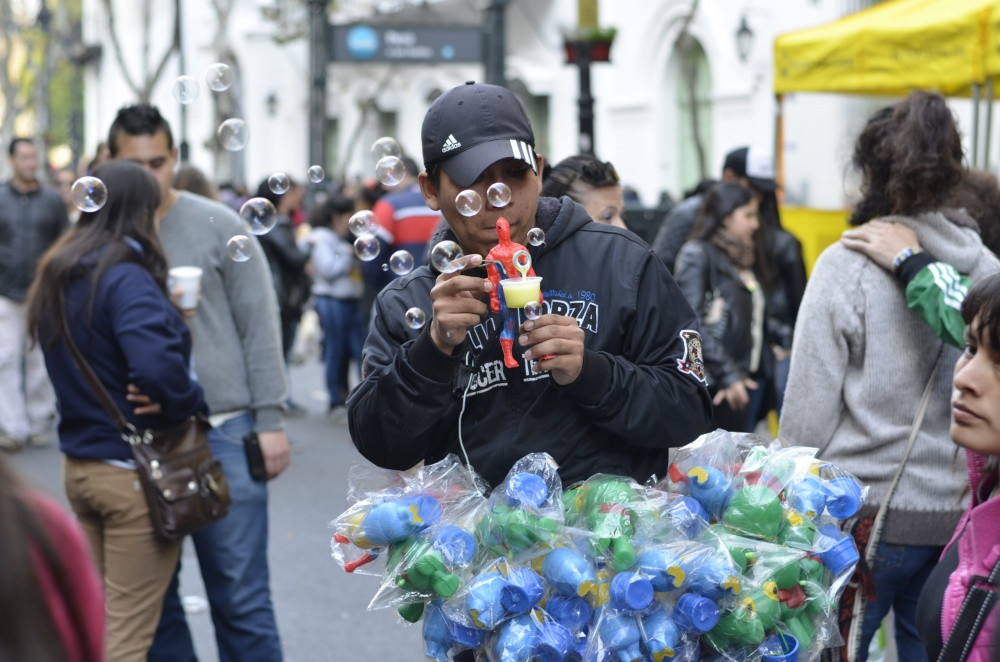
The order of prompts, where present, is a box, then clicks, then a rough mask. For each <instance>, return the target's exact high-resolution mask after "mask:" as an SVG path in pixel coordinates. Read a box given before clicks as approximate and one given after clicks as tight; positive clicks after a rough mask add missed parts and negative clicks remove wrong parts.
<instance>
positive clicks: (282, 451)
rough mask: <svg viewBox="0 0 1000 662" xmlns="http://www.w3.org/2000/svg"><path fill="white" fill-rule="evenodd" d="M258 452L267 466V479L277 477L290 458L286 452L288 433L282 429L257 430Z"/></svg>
mask: <svg viewBox="0 0 1000 662" xmlns="http://www.w3.org/2000/svg"><path fill="white" fill-rule="evenodd" d="M257 439H258V440H259V441H260V452H261V453H262V454H263V455H264V466H265V467H267V479H268V480H271V479H273V478H277V477H278V474H280V473H281V472H282V471H284V470H285V467H287V466H288V461H289V459H290V457H289V452H288V435H286V434H285V431H284V430H278V431H276V432H258V433H257Z"/></svg>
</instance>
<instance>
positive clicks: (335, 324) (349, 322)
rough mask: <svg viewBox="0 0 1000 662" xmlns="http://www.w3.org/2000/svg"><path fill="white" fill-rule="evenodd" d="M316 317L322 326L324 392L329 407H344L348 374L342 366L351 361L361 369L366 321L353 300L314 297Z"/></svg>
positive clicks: (357, 304)
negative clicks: (344, 380)
mask: <svg viewBox="0 0 1000 662" xmlns="http://www.w3.org/2000/svg"><path fill="white" fill-rule="evenodd" d="M316 314H317V315H318V316H319V324H320V326H321V327H323V360H324V361H325V363H326V390H327V392H328V393H329V398H330V402H329V404H330V406H331V407H333V406H335V405H342V404H344V392H345V391H346V389H347V384H346V383H343V381H342V377H341V375H345V374H347V370H345V369H344V364H346V363H347V361H349V360H350V359H354V360H355V361H356V362H357V364H358V368H359V369H360V367H361V349H362V347H363V346H364V343H365V321H364V318H363V317H362V315H361V304H360V302H358V301H357V300H354V299H334V298H333V297H326V296H320V297H316Z"/></svg>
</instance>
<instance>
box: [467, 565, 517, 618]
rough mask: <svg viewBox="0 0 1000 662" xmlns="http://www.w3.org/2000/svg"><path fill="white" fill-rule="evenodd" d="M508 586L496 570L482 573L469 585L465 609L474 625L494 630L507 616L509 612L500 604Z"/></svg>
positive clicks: (492, 569)
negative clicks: (504, 590)
mask: <svg viewBox="0 0 1000 662" xmlns="http://www.w3.org/2000/svg"><path fill="white" fill-rule="evenodd" d="M506 585H507V579H506V578H505V577H504V576H503V575H501V574H500V573H499V572H497V570H496V569H495V568H491V569H489V570H487V571H485V572H482V573H480V574H479V575H478V576H477V577H476V578H475V579H473V580H472V583H471V584H470V585H469V592H468V594H467V595H466V596H465V608H466V611H468V613H469V616H470V618H471V619H472V623H473V625H475V626H476V627H478V628H483V629H485V630H492V629H493V628H495V627H496V626H498V625H500V622H501V621H502V620H503V619H504V617H506V616H507V610H506V609H504V607H503V604H502V603H501V602H500V596H501V595H502V594H503V589H504V587H505V586H506Z"/></svg>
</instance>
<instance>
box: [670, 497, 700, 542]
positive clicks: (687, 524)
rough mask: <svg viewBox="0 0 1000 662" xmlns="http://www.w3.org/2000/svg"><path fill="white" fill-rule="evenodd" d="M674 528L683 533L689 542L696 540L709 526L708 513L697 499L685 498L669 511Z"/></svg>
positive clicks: (674, 504) (679, 500) (672, 505)
mask: <svg viewBox="0 0 1000 662" xmlns="http://www.w3.org/2000/svg"><path fill="white" fill-rule="evenodd" d="M667 516H668V517H669V518H670V521H671V523H672V524H673V525H674V528H676V529H678V530H679V531H681V532H682V533H683V534H684V536H685V537H686V538H687V539H688V540H694V539H695V538H697V537H698V536H699V535H700V534H701V532H702V531H704V530H705V529H706V528H707V527H708V524H709V519H710V518H709V516H708V513H707V512H705V509H704V508H702V506H701V504H700V503H699V502H698V500H697V499H695V498H693V497H689V496H683V497H681V498H679V499H678V500H677V501H675V502H674V503H673V504H671V506H670V508H668V509H667Z"/></svg>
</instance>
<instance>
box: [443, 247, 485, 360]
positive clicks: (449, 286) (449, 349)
mask: <svg viewBox="0 0 1000 662" xmlns="http://www.w3.org/2000/svg"><path fill="white" fill-rule="evenodd" d="M458 261H459V262H460V263H461V264H462V267H461V270H460V271H456V272H454V273H450V274H441V275H440V276H438V277H437V281H436V282H435V284H434V287H432V288H431V304H432V307H433V310H432V315H433V316H432V318H431V328H430V333H431V340H433V341H434V344H435V345H437V347H438V349H440V350H441V351H442V352H444V353H445V354H451V353H453V352H454V351H455V348H456V347H458V346H459V345H461V344H462V341H463V340H465V332H466V330H467V329H468V328H469V327H470V326H475V325H476V324H479V322H480V321H482V318H483V317H484V316H485V315H487V314H488V313H489V309H488V308H487V307H486V304H485V303H484V302H483V301H481V300H480V299H478V298H477V297H481V296H482V295H483V294H487V293H489V291H490V290H492V289H493V284H492V283H491V282H490V281H489V280H487V279H486V278H476V277H475V276H464V275H462V271H464V270H465V269H471V268H474V267H478V266H479V265H481V264H482V263H483V258H482V256H480V255H466V256H465V257H461V258H459V260H458Z"/></svg>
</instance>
